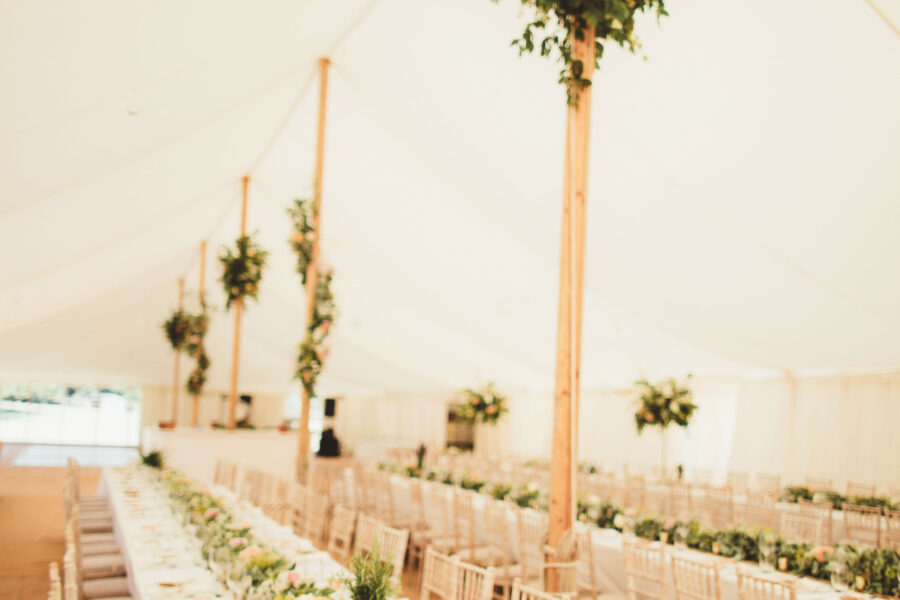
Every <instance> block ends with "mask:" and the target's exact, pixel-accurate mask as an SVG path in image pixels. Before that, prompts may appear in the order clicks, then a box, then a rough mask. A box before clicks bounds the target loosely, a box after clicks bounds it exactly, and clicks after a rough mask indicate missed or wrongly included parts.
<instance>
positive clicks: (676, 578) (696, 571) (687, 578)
mask: <svg viewBox="0 0 900 600" xmlns="http://www.w3.org/2000/svg"><path fill="white" fill-rule="evenodd" d="M671 560H672V583H673V585H674V588H675V598H676V600H721V599H722V584H721V581H720V579H719V565H718V564H717V563H711V562H708V561H705V560H697V559H694V558H688V557H686V556H677V555H672V557H671Z"/></svg>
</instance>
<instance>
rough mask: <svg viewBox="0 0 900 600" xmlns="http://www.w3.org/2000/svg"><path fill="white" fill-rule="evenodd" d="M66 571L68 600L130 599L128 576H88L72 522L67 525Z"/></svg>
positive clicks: (64, 567)
mask: <svg viewBox="0 0 900 600" xmlns="http://www.w3.org/2000/svg"><path fill="white" fill-rule="evenodd" d="M63 570H64V572H65V576H66V581H65V592H66V600H80V599H82V598H83V599H84V600H91V599H94V598H104V599H108V600H128V599H129V598H130V596H129V593H130V592H129V588H128V578H127V577H97V578H88V577H86V576H85V572H84V570H83V568H82V565H81V561H80V560H79V555H78V547H77V544H76V542H75V534H74V527H73V526H72V523H71V522H70V523H69V524H67V525H66V554H65V557H64V558H63Z"/></svg>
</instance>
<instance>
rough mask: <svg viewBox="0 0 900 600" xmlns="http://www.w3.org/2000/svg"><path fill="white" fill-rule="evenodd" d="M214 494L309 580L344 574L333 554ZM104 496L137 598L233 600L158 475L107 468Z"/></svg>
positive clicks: (221, 492)
mask: <svg viewBox="0 0 900 600" xmlns="http://www.w3.org/2000/svg"><path fill="white" fill-rule="evenodd" d="M210 491H211V493H212V494H213V495H214V496H216V497H217V498H219V499H220V500H222V502H223V504H224V506H225V509H226V510H228V511H229V512H230V513H231V514H232V516H233V517H235V518H236V519H237V520H238V521H242V522H245V523H247V524H248V525H249V527H250V530H251V532H252V534H253V536H254V537H255V538H256V539H258V540H259V541H260V542H261V543H263V544H265V545H266V546H267V547H270V548H272V549H274V550H277V551H279V552H281V553H282V554H283V555H284V556H285V557H286V558H287V559H288V560H289V561H291V562H294V563H296V567H295V570H297V571H300V572H301V573H302V574H304V579H308V580H315V581H316V582H317V583H319V582H327V581H329V580H330V579H332V578H333V577H335V576H338V575H341V574H343V573H344V569H343V567H342V566H341V565H340V564H339V563H338V562H336V561H335V560H334V559H333V558H331V556H330V555H329V554H328V553H326V552H322V551H319V550H317V549H316V548H315V547H314V546H313V544H312V543H311V542H310V541H309V540H306V539H303V538H301V537H298V536H296V535H294V533H293V532H292V531H291V530H290V528H288V527H285V526H283V525H281V524H279V523H277V522H276V521H274V520H272V519H271V518H269V517H268V516H266V515H265V514H263V512H262V511H261V510H259V509H258V508H257V507H255V506H251V505H249V504H246V503H240V502H238V501H237V498H236V497H235V496H234V494H233V493H232V492H231V491H230V490H228V489H226V488H221V487H211V488H210ZM100 493H101V494H106V495H108V496H109V498H110V506H111V509H112V516H113V527H114V531H115V534H116V539H117V540H118V543H119V548H120V549H121V551H122V555H123V557H124V559H125V565H126V569H127V571H128V579H129V588H130V590H131V596H132V598H134V599H135V600H168V599H172V598H190V599H193V600H211V599H213V598H221V599H231V598H232V597H233V596H232V594H231V593H230V592H229V591H228V590H227V589H225V588H224V587H223V586H222V585H221V584H220V583H219V582H218V581H216V578H215V576H214V575H213V573H212V572H211V571H210V570H209V568H208V567H207V565H206V563H205V561H204V560H203V556H202V554H201V551H200V542H199V540H198V539H197V538H196V537H195V536H194V535H193V534H191V533H190V532H189V531H187V529H185V527H184V525H183V524H182V521H181V517H180V515H178V514H177V513H176V512H175V511H174V510H173V505H172V501H171V500H170V498H169V497H168V495H167V494H166V491H165V489H164V488H163V486H162V485H161V484H160V483H159V482H158V480H157V479H156V474H155V473H154V472H153V471H150V470H148V469H145V468H141V467H129V468H126V469H104V470H103V475H102V478H101V483H100Z"/></svg>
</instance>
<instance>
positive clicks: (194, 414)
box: [191, 240, 206, 427]
mask: <svg viewBox="0 0 900 600" xmlns="http://www.w3.org/2000/svg"><path fill="white" fill-rule="evenodd" d="M205 286H206V240H203V241H202V242H200V285H199V287H198V293H199V295H200V310H201V311H202V310H205V308H206V296H205V294H206V289H205ZM202 354H203V344H202V342H201V343H200V344H198V345H197V356H196V358H197V364H200V356H201V355H202ZM199 421H200V394H194V405H193V409H192V410H191V425H193V426H194V427H196V426H197V424H198V422H199Z"/></svg>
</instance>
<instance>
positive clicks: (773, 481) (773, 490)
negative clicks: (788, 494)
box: [756, 473, 781, 496]
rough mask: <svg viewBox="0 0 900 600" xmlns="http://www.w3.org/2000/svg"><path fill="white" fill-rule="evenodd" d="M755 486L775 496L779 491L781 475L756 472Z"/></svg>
mask: <svg viewBox="0 0 900 600" xmlns="http://www.w3.org/2000/svg"><path fill="white" fill-rule="evenodd" d="M756 487H757V488H758V489H760V490H762V491H764V492H767V493H769V494H772V495H773V496H777V495H778V494H779V492H781V475H773V474H771V473H757V474H756Z"/></svg>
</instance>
